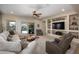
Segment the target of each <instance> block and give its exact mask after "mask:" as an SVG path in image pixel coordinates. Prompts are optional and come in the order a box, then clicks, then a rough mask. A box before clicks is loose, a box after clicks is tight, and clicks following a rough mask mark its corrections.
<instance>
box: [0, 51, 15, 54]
mask: <svg viewBox="0 0 79 59" xmlns="http://www.w3.org/2000/svg"><path fill="white" fill-rule="evenodd" d="M0 54H15V53H14V52H9V51H0Z"/></svg>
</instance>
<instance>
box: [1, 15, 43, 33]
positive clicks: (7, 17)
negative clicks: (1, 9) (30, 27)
mask: <svg viewBox="0 0 79 59" xmlns="http://www.w3.org/2000/svg"><path fill="white" fill-rule="evenodd" d="M11 20H12V21H16V31H17V32H18V33H20V34H21V22H25V23H29V22H32V23H34V24H35V33H36V29H38V27H37V24H39V25H40V27H39V28H40V29H42V28H43V26H42V21H41V20H37V19H34V18H30V17H22V16H21V17H20V16H14V15H3V16H2V24H3V27H4V30H6V29H7V21H11Z"/></svg>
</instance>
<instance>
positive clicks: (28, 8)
mask: <svg viewBox="0 0 79 59" xmlns="http://www.w3.org/2000/svg"><path fill="white" fill-rule="evenodd" d="M74 7H75V6H74V5H70V4H0V11H1V12H2V13H4V14H11V13H10V12H11V11H13V12H14V15H19V16H32V12H33V10H35V9H38V11H39V12H41V13H42V15H41V17H46V16H50V15H56V14H60V13H66V12H71V11H75V9H74ZM77 7H78V6H77ZM77 7H76V8H77ZM62 9H64V10H65V11H64V12H63V11H62Z"/></svg>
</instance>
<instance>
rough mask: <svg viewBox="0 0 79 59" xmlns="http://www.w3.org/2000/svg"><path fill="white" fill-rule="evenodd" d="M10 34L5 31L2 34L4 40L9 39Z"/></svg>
mask: <svg viewBox="0 0 79 59" xmlns="http://www.w3.org/2000/svg"><path fill="white" fill-rule="evenodd" d="M8 35H9V32H8V31H4V32H3V33H1V34H0V36H2V37H3V38H4V40H7V37H8Z"/></svg>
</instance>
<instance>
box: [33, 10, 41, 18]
mask: <svg viewBox="0 0 79 59" xmlns="http://www.w3.org/2000/svg"><path fill="white" fill-rule="evenodd" d="M40 15H42V13H37V11H33V16H36V17H40Z"/></svg>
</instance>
